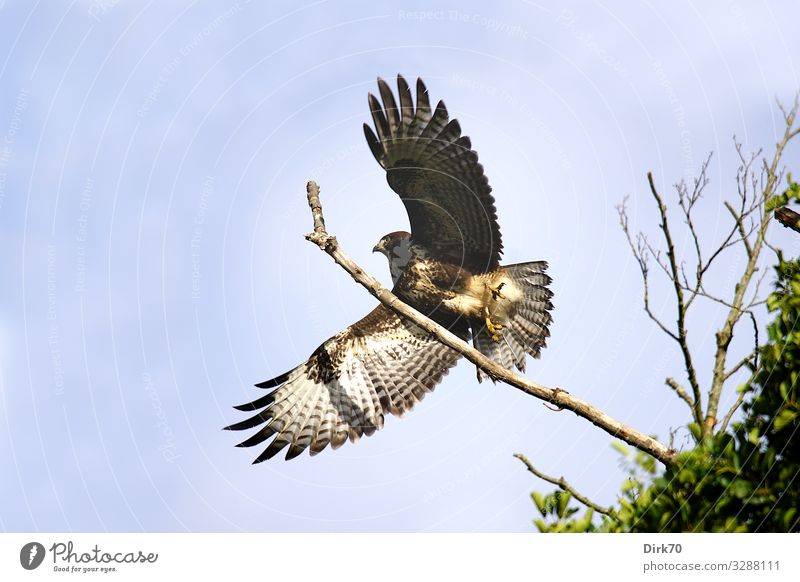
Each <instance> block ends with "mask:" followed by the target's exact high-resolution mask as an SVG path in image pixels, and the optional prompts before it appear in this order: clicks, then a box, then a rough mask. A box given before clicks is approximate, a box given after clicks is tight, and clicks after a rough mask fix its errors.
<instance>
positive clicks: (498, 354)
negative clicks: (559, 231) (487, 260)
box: [473, 261, 553, 382]
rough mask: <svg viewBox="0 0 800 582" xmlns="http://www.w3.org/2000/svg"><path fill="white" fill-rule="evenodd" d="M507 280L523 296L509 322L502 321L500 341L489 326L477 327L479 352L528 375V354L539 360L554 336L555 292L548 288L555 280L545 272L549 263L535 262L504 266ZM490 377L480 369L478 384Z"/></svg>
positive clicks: (475, 338) (506, 366)
mask: <svg viewBox="0 0 800 582" xmlns="http://www.w3.org/2000/svg"><path fill="white" fill-rule="evenodd" d="M502 268H503V269H504V270H505V272H506V276H507V278H509V279H511V281H512V282H513V283H514V285H515V286H516V287H517V288H518V289H519V290H520V291H521V293H522V297H521V298H519V299H518V300H517V301H516V302H515V308H514V309H513V311H512V312H511V313H510V315H509V317H508V318H507V320H505V321H502V323H503V326H504V327H503V329H502V331H501V334H500V339H499V341H495V340H494V339H492V335H491V334H490V333H489V331H488V330H487V329H486V327H485V325H480V326H476V327H475V328H473V329H474V330H475V332H474V333H473V344H474V346H475V349H477V350H478V351H480V352H481V353H482V354H484V355H485V356H486V357H488V358H490V359H492V360H493V361H495V362H497V363H498V364H500V365H501V366H503V367H504V368H507V369H509V370H513V369H514V368H516V369H517V370H519V371H520V372H525V354H528V355H530V356H533V357H534V358H538V357H539V356H540V353H541V350H542V348H544V347H545V346H546V342H547V338H548V337H549V336H550V331H549V330H548V326H549V325H550V323H551V322H552V317H551V315H550V310H551V309H553V304H552V303H551V302H550V299H551V298H552V297H553V292H552V291H550V290H549V289H548V288H547V286H548V285H549V284H550V283H551V282H552V279H550V277H549V276H548V275H547V274H546V273H545V271H546V270H547V263H546V262H545V261H535V262H531V263H520V264H517V265H508V266H505V267H502ZM486 377H487V375H486V374H484V373H483V372H481V371H480V370H478V382H481V381H482V380H483V379H484V378H486Z"/></svg>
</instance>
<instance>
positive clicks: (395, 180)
mask: <svg viewBox="0 0 800 582" xmlns="http://www.w3.org/2000/svg"><path fill="white" fill-rule="evenodd" d="M378 89H379V94H380V97H381V100H382V104H381V102H379V101H378V99H377V98H376V97H375V96H374V95H372V94H370V95H369V106H370V111H371V113H372V121H373V124H374V128H375V131H373V130H372V129H371V128H370V127H369V126H367V125H366V124H365V126H364V135H365V136H366V139H367V143H368V144H369V147H370V150H371V151H372V154H373V155H374V156H375V159H376V160H378V163H380V164H381V166H382V167H383V168H384V169H385V170H386V178H387V181H388V182H389V185H390V186H391V188H392V190H394V191H395V192H396V193H397V194H398V195H399V196H400V199H401V200H402V202H403V204H404V206H405V207H406V212H407V213H408V218H409V221H410V223H411V235H412V237H413V238H414V240H415V241H416V242H418V243H420V244H423V245H424V246H426V247H427V248H429V249H431V250H432V251H433V252H435V253H437V255H438V258H442V259H444V258H446V259H450V260H451V261H453V260H454V261H457V262H458V263H459V264H462V265H463V266H465V267H466V268H468V269H470V270H471V271H473V272H476V273H477V272H489V271H492V270H494V269H496V268H497V267H498V265H499V263H500V256H501V254H502V248H503V246H502V241H501V238H500V228H499V226H498V224H497V211H496V209H495V204H494V198H493V197H492V195H491V190H492V189H491V187H490V186H489V181H488V179H487V178H486V176H485V175H484V172H483V166H482V165H481V164H480V163H479V162H478V155H477V154H476V153H475V151H473V150H472V144H471V142H470V140H469V138H468V137H466V136H462V135H461V126H460V125H459V123H458V121H456V120H455V119H452V120H451V119H450V116H449V114H448V112H447V107H445V104H444V103H443V102H442V101H439V102H438V103H437V105H436V108H435V109H434V110H431V106H430V101H429V95H428V90H427V88H426V87H425V84H424V83H423V82H422V80H421V79H417V85H416V89H417V91H416V93H417V97H416V108H415V107H414V103H413V101H412V98H411V91H410V89H409V87H408V83H406V81H405V79H404V78H403V77H402V76H400V75H398V78H397V90H398V96H399V101H400V105H399V107H398V105H397V100H395V97H394V95H393V94H392V91H391V89H390V88H389V85H388V84H387V83H386V82H385V81H384V80H383V79H379V80H378Z"/></svg>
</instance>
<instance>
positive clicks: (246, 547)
mask: <svg viewBox="0 0 800 582" xmlns="http://www.w3.org/2000/svg"><path fill="white" fill-rule="evenodd" d="M799 542H800V538H798V536H797V535H789V534H685V535H680V534H652V535H651V534H637V535H613V534H582V535H581V534H573V535H568V534H562V535H556V534H549V535H543V534H66V533H65V534H0V580H4V581H5V580H9V581H10V580H37V581H38V580H67V579H69V580H81V581H89V580H109V581H111V580H113V581H120V582H121V581H123V580H147V581H148V582H151V581H154V580H170V581H172V582H174V581H175V580H186V579H189V578H187V577H188V576H196V577H201V579H204V580H207V579H211V578H210V577H212V576H213V577H218V578H217V579H221V580H230V579H238V580H250V579H254V580H265V581H269V580H281V581H287V580H298V581H303V582H305V581H306V580H314V579H317V578H319V579H320V580H325V582H335V581H338V580H347V581H348V582H354V581H359V580H372V579H374V580H376V581H380V582H384V581H394V580H398V581H400V580H402V581H403V582H408V581H409V579H410V577H412V576H413V577H416V578H417V579H419V580H433V579H437V580H455V579H459V580H482V581H483V582H490V581H495V580H499V581H505V580H532V581H534V580H546V579H556V580H572V579H579V578H577V577H579V576H581V577H585V578H583V579H587V580H588V579H592V580H597V579H600V580H605V579H616V580H677V579H679V578H680V579H687V580H691V579H695V580H704V581H705V580H726V581H746V580H759V581H772V580H774V581H776V582H777V581H778V580H800V567H798V564H800V555H799V554H800V552H798V550H799V549H800V543H799Z"/></svg>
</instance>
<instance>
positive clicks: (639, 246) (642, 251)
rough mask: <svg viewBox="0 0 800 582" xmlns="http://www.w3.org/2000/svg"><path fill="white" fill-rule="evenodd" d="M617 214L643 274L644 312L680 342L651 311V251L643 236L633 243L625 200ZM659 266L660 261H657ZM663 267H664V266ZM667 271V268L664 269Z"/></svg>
mask: <svg viewBox="0 0 800 582" xmlns="http://www.w3.org/2000/svg"><path fill="white" fill-rule="evenodd" d="M617 214H619V224H620V226H621V227H622V231H623V232H624V233H625V237H626V238H627V239H628V245H630V247H631V252H632V253H633V257H634V258H635V259H636V262H637V263H639V270H640V271H641V273H642V287H643V293H644V311H645V313H647V316H648V317H649V318H650V319H651V320H652V321H653V322H654V323H655V324H656V325H657V326H658V327H659V328H661V331H663V332H664V333H665V334H667V335H668V336H669V337H671V338H672V339H674V340H675V341H678V336H677V335H675V332H673V331H672V330H671V329H669V328H668V327H667V326H666V325H665V324H664V322H662V321H661V320H660V319H658V317H656V316H655V314H654V313H653V312H652V310H651V309H650V285H649V282H648V275H649V272H650V271H649V267H648V265H647V257H648V253H649V251H648V250H647V249H648V244H647V242H646V239H645V237H644V236H643V235H641V234H640V235H639V236H638V237H637V239H636V244H634V243H633V237H632V236H631V232H630V230H629V229H628V214H627V211H626V209H625V200H623V201H622V204H620V205H618V206H617ZM657 262H658V263H659V264H661V262H660V261H658V260H657ZM662 267H663V266H662ZM663 268H664V269H666V267H663Z"/></svg>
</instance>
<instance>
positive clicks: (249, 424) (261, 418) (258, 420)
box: [225, 412, 269, 430]
mask: <svg viewBox="0 0 800 582" xmlns="http://www.w3.org/2000/svg"><path fill="white" fill-rule="evenodd" d="M268 418H269V415H268V414H267V415H265V414H264V413H262V412H259V413H258V414H256V415H254V416H251V417H250V418H247V419H245V420H242V421H240V422H236V423H234V424H230V425H228V426H226V427H225V430H246V429H248V428H253V427H254V426H258V425H259V424H263V423H264V422H265V421H266V420H267V419H268Z"/></svg>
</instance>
